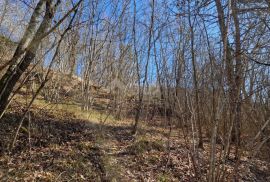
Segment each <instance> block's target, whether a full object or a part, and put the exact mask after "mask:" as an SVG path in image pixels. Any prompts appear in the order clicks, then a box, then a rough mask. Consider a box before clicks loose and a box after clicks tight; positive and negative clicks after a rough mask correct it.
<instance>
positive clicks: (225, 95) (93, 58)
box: [0, 0, 270, 181]
mask: <svg viewBox="0 0 270 182" xmlns="http://www.w3.org/2000/svg"><path fill="white" fill-rule="evenodd" d="M0 7H1V9H0V31H1V33H2V35H3V36H5V37H7V38H8V39H11V40H12V41H14V42H17V43H16V46H17V48H16V50H14V52H13V53H12V55H11V53H10V50H9V51H7V50H6V49H9V48H6V47H1V54H0V56H1V65H0V66H1V80H0V112H1V116H2V114H3V113H4V111H5V109H6V108H7V106H8V104H9V103H10V102H11V100H12V98H13V97H12V93H15V94H16V91H18V88H20V84H23V80H26V77H28V76H29V74H28V73H29V72H30V70H31V69H32V67H33V66H34V65H37V67H39V68H40V69H43V70H48V69H49V70H53V72H54V73H55V72H58V73H59V74H56V75H55V76H51V77H50V79H52V80H53V81H51V82H48V84H47V85H46V86H45V88H44V92H45V93H44V94H45V95H46V97H45V98H46V99H48V100H49V101H54V102H59V101H61V94H60V93H59V92H60V90H61V89H60V88H61V79H62V76H61V75H66V76H69V77H74V76H76V77H78V78H80V79H81V80H82V82H81V85H79V86H78V88H77V90H76V94H75V95H76V101H77V102H78V103H80V104H81V107H82V109H84V110H89V109H90V108H91V106H92V104H93V100H94V94H93V93H92V92H93V89H92V87H94V88H95V89H101V88H102V89H104V90H108V92H110V93H111V96H112V97H111V103H110V106H111V107H110V108H111V109H112V114H113V115H114V116H115V117H117V118H119V119H120V118H122V117H123V116H128V117H134V118H135V119H134V120H135V122H134V123H135V124H134V127H132V128H133V133H134V134H135V133H136V130H137V128H138V125H139V124H140V121H141V120H145V121H149V120H153V118H154V117H155V116H156V115H158V116H162V118H164V125H168V126H172V125H177V126H179V127H181V128H182V129H183V132H184V133H186V136H187V137H190V138H191V139H192V141H193V142H194V145H192V146H193V147H192V148H191V155H192V156H193V158H194V161H193V162H194V163H195V164H196V165H197V166H198V164H197V163H199V161H196V160H197V157H196V155H197V150H198V148H204V143H203V138H204V137H208V138H211V156H210V161H209V164H210V167H209V180H211V181H215V179H222V178H224V174H223V172H224V165H220V168H218V169H215V168H216V166H215V162H216V142H217V141H218V142H221V143H222V145H223V146H224V150H223V154H222V159H223V160H226V158H227V157H228V155H229V154H230V153H233V154H234V156H235V158H236V159H239V158H241V153H242V152H241V151H242V150H250V149H254V148H255V149H256V150H254V152H255V153H256V152H257V151H259V150H260V148H258V147H262V145H260V144H261V143H263V144H265V145H266V147H270V145H269V144H267V140H268V139H269V137H268V136H267V135H269V130H268V129H267V128H268V126H267V125H268V123H269V119H270V115H269V113H270V111H269V109H270V107H269V104H270V103H269V101H270V100H269V97H270V88H269V86H270V79H269V78H270V77H269V71H270V67H269V66H270V61H269V54H270V52H269V46H270V35H269V33H270V24H269V21H270V20H269V17H270V16H269V14H270V3H269V1H268V0H260V1H248V0H247V1H240V0H226V1H223V0H202V1H195V0H176V1H170V0H169V1H168V0H149V1H144V0H138V1H137V0H133V1H132V0H81V1H73V0H70V1H62V2H61V1H56V0H49V1H45V0H39V1H37V0H36V1H16V2H15V1H9V0H2V1H1V3H0ZM29 12H31V13H32V15H31V16H30V13H29ZM18 15H20V16H18ZM15 16H18V17H17V18H15ZM69 25H70V26H69ZM17 27H20V28H17ZM67 27H68V28H67ZM59 39H61V41H59ZM56 47H57V48H56ZM53 55H55V56H53ZM52 57H53V58H52ZM2 60H3V61H2ZM48 65H50V68H48V67H49V66H48ZM52 75H53V74H52ZM46 79H47V78H46ZM41 80H42V79H41ZM43 80H44V78H43ZM45 81H46V82H47V80H45ZM70 84H71V85H72V83H70ZM62 99H63V98H62ZM131 103H132V104H131ZM108 108H109V107H108ZM157 111H158V112H157ZM244 138H245V140H244ZM246 138H248V140H246ZM255 141H256V142H258V143H256V142H255ZM246 142H247V143H248V144H246ZM232 144H233V146H234V147H231V145H232ZM255 144H257V146H256V147H254V146H253V145H255ZM195 171H197V173H198V174H197V175H199V173H200V172H199V167H198V169H196V170H195ZM236 171H237V169H236ZM236 174H237V172H236Z"/></svg>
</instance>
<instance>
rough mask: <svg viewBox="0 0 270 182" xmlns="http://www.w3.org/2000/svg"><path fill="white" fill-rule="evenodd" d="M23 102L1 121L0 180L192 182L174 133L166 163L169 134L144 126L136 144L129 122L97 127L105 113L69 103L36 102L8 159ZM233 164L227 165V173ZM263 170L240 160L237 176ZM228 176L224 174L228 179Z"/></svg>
mask: <svg viewBox="0 0 270 182" xmlns="http://www.w3.org/2000/svg"><path fill="white" fill-rule="evenodd" d="M25 101H26V97H22V96H18V97H17V98H16V102H15V104H13V105H12V108H11V109H10V111H9V112H8V114H7V115H6V117H5V118H4V119H3V121H2V123H3V126H2V127H1V129H0V135H1V136H0V137H1V138H2V140H1V143H0V146H1V149H2V151H1V154H2V155H1V157H0V177H1V179H2V181H17V180H18V181H19V180H23V181H190V180H195V181H196V179H195V178H194V171H193V167H192V163H191V158H190V154H189V152H188V151H189V150H188V146H186V145H185V142H184V140H183V136H182V134H181V132H179V131H178V130H176V129H173V132H172V136H171V140H172V142H171V143H170V160H169V161H168V137H167V136H168V135H167V134H168V130H167V129H164V128H160V127H153V126H151V127H150V126H147V125H142V126H141V129H140V132H139V134H138V136H137V137H136V139H134V138H133V137H132V136H131V135H130V132H129V125H130V121H116V120H114V119H113V117H109V119H108V121H107V122H106V123H105V124H101V123H100V118H105V117H106V114H105V113H102V112H100V111H94V110H93V111H91V112H83V111H81V110H80V108H79V106H76V105H75V104H70V103H69V104H48V103H45V102H44V101H43V100H41V99H39V100H36V101H35V103H34V105H33V107H32V108H31V112H30V113H31V114H30V116H31V117H30V121H31V129H30V132H29V129H28V121H29V118H27V119H26V121H25V124H24V126H23V129H22V130H21V132H20V136H19V139H18V141H17V145H16V147H15V148H14V149H13V151H12V152H11V153H10V154H8V152H7V151H6V150H5V149H6V148H8V144H9V143H10V142H11V141H10V139H12V138H13V135H14V128H15V127H16V126H17V125H18V124H17V121H18V119H19V118H20V115H21V113H22V111H21V110H22V109H23V106H24V105H25V103H24V102H25ZM29 134H30V135H29ZM29 136H30V141H31V142H30V143H29ZM208 151H209V144H206V150H205V151H201V152H200V153H199V158H200V162H201V164H202V166H201V167H200V171H201V173H202V175H203V176H204V178H203V179H201V181H205V180H206V178H205V177H206V173H207V166H206V165H205V164H207V162H208V159H207V158H208V156H209V153H208ZM233 163H234V162H233V161H228V162H227V164H226V167H227V169H228V171H230V170H232V169H233ZM267 165H268V164H267V163H265V162H262V161H258V160H256V161H255V160H254V161H252V162H250V161H249V160H248V159H246V158H243V160H242V162H241V163H240V167H239V169H240V173H239V174H240V176H241V178H242V179H244V181H245V179H246V180H247V179H249V180H251V181H254V180H257V181H260V180H261V181H263V180H264V179H266V178H267V177H269V173H267V168H266V167H265V166H267ZM231 177H232V175H230V174H229V173H228V176H226V179H230V178H231Z"/></svg>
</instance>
